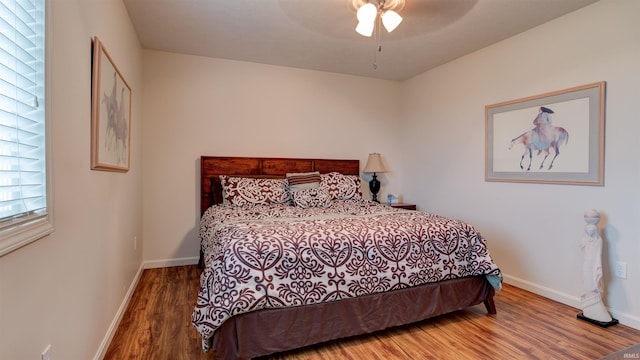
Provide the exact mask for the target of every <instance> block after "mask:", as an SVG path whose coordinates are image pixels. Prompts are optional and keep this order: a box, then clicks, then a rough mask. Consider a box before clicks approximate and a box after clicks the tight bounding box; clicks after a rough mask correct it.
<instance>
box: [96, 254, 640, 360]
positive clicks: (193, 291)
mask: <svg viewBox="0 0 640 360" xmlns="http://www.w3.org/2000/svg"><path fill="white" fill-rule="evenodd" d="M198 287H199V270H198V269H197V268H196V267H195V266H180V267H171V268H161V269H149V270H145V271H144V272H143V274H142V276H141V278H140V282H139V283H138V286H137V288H136V290H135V292H134V294H133V297H132V299H131V302H130V304H129V307H128V309H127V311H126V313H125V314H124V316H123V319H122V321H121V323H120V326H119V327H118V330H117V331H116V334H115V335H114V338H113V340H112V342H111V345H110V346H109V348H108V350H107V352H106V356H105V359H118V360H120V359H154V360H163V359H171V360H174V359H189V360H191V359H215V356H214V354H213V353H203V352H202V351H201V349H200V337H199V334H198V333H197V332H196V330H195V328H194V327H193V326H192V325H191V312H192V311H193V306H194V304H195V300H196V296H197V293H198ZM495 302H496V307H497V310H498V314H497V315H488V314H487V312H486V310H485V308H484V306H483V305H478V306H475V307H472V308H469V309H466V310H462V311H457V312H454V313H451V314H447V315H443V316H439V317H436V318H433V319H429V320H425V321H422V322H419V323H417V324H413V325H407V326H402V327H399V328H394V329H389V330H386V331H383V332H378V333H375V334H371V335H366V336H358V337H354V338H349V339H344V340H340V341H332V342H329V343H326V344H321V345H317V346H312V347H309V348H305V349H301V350H294V351H290V352H286V353H282V354H276V355H273V356H270V357H267V358H265V359H318V360H319V359H461V360H462V359H465V360H466V359H598V358H600V357H603V356H605V355H607V354H610V353H613V352H616V351H618V350H621V349H624V348H627V347H629V346H631V345H634V344H637V343H640V330H636V329H633V328H629V327H627V326H624V325H615V326H612V327H609V328H606V329H603V328H600V327H598V326H595V325H592V324H590V323H587V322H585V321H581V320H578V319H576V314H577V313H579V310H578V309H575V308H572V307H570V306H566V305H563V304H560V303H557V302H554V301H552V300H549V299H546V298H543V297H541V296H538V295H535V294H532V293H530V292H527V291H524V290H522V289H519V288H516V287H513V286H509V285H506V284H505V286H504V288H503V289H502V290H501V291H498V292H497V293H496V297H495ZM632 355H633V354H632ZM636 356H637V355H636Z"/></svg>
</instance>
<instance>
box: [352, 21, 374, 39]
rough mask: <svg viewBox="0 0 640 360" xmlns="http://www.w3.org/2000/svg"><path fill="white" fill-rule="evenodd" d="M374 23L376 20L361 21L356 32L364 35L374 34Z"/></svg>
mask: <svg viewBox="0 0 640 360" xmlns="http://www.w3.org/2000/svg"><path fill="white" fill-rule="evenodd" d="M373 24H374V22H373V21H371V22H367V21H360V22H359V23H358V26H356V32H357V33H358V34H360V35H362V36H366V37H369V36H371V35H373Z"/></svg>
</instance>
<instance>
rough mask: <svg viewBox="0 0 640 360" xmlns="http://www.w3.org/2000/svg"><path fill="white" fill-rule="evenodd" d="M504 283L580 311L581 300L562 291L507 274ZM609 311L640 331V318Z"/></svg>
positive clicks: (610, 309) (613, 310)
mask: <svg viewBox="0 0 640 360" xmlns="http://www.w3.org/2000/svg"><path fill="white" fill-rule="evenodd" d="M503 281H504V282H505V283H506V284H509V285H513V286H515V287H519V288H521V289H524V290H527V291H530V292H532V293H534V294H538V295H540V296H544V297H546V298H549V299H551V300H554V301H557V302H559V303H562V304H565V305H569V306H572V307H574V308H576V309H580V298H579V297H577V296H573V295H569V294H566V293H563V292H561V291H557V290H553V289H550V288H547V287H544V286H541V285H538V284H535V283H532V282H530V281H526V280H523V279H520V278H517V277H515V276H510V275H507V274H503ZM607 309H608V310H609V313H611V316H612V317H613V318H614V319H618V321H619V322H620V324H623V325H626V326H629V327H632V328H634V329H638V330H640V318H638V317H637V316H633V315H630V314H627V313H623V312H621V311H618V310H616V309H612V308H607ZM498 311H500V309H498ZM576 315H577V314H576Z"/></svg>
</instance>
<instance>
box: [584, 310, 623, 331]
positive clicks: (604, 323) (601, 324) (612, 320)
mask: <svg viewBox="0 0 640 360" xmlns="http://www.w3.org/2000/svg"><path fill="white" fill-rule="evenodd" d="M577 317H578V319H580V320H584V321H587V322H590V323H592V324H595V325H598V326H600V327H604V328H606V327H609V326H611V325H616V324H617V323H618V320H617V319H614V318H611V321H608V322H603V321H598V320H594V319H590V318H588V317H586V316H584V314H583V313H580V314H578V315H577Z"/></svg>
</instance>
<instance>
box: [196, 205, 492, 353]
mask: <svg viewBox="0 0 640 360" xmlns="http://www.w3.org/2000/svg"><path fill="white" fill-rule="evenodd" d="M200 239H201V242H202V247H203V249H204V260H205V267H204V270H203V273H202V277H201V280H200V291H199V294H198V300H197V304H196V307H195V310H194V312H193V315H192V322H193V325H194V326H195V327H196V328H197V330H198V331H199V332H200V334H201V335H202V338H203V348H204V349H205V350H208V343H209V341H208V340H209V338H210V337H211V336H212V335H213V332H214V331H215V329H216V328H218V327H219V326H220V325H221V324H222V323H223V322H224V321H225V320H226V319H228V318H230V317H231V316H233V315H236V314H240V313H244V312H249V311H254V310H259V309H264V308H280V307H289V306H300V305H307V304H315V303H319V302H326V301H336V300H340V299H345V298H351V297H356V296H362V295H367V294H372V293H379V292H384V291H390V290H394V289H400V288H405V287H410V286H415V285H421V284H425V283H430V282H437V281H441V280H446V279H452V278H459V277H466V276H472V275H487V276H488V277H490V278H491V279H490V280H492V281H491V283H492V284H493V285H494V287H497V288H499V286H500V282H501V276H502V275H501V273H500V270H499V269H498V267H497V266H496V264H495V263H494V262H493V260H492V259H491V256H490V254H489V251H488V250H487V245H486V240H485V239H484V238H483V237H482V236H481V235H480V233H479V232H478V231H476V229H475V228H474V227H473V226H471V225H469V224H467V223H465V222H463V221H459V220H455V219H450V218H446V217H442V216H439V215H434V214H429V213H424V212H418V211H408V210H402V209H394V208H391V207H388V206H384V205H380V204H377V203H374V202H370V201H349V200H333V201H332V205H331V207H329V208H310V209H300V208H297V207H295V206H286V205H262V206H253V207H246V208H245V207H239V206H228V205H216V206H213V207H211V208H210V209H209V210H207V212H206V213H205V214H204V215H203V217H202V219H201V225H200Z"/></svg>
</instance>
